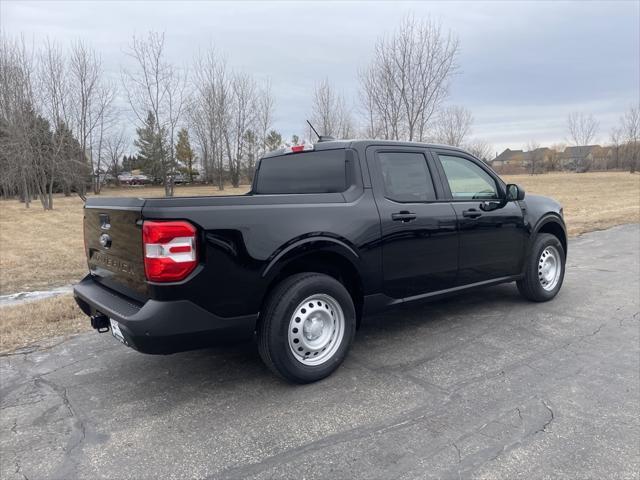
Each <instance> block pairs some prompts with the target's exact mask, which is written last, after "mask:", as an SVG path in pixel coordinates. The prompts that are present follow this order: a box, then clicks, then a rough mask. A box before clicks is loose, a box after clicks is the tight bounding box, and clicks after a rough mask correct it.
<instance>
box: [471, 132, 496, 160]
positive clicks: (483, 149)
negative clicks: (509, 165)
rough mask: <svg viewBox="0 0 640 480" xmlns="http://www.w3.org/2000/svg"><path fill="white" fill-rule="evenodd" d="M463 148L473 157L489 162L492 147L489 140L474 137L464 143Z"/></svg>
mask: <svg viewBox="0 0 640 480" xmlns="http://www.w3.org/2000/svg"><path fill="white" fill-rule="evenodd" d="M465 149H466V150H467V151H468V152H469V153H471V154H472V155H473V156H474V157H476V158H479V159H480V160H482V161H483V162H485V163H489V160H490V159H491V157H492V152H493V147H492V146H491V144H490V143H489V142H487V141H486V140H483V139H481V138H476V139H475V140H472V141H470V142H469V143H467V144H466V145H465Z"/></svg>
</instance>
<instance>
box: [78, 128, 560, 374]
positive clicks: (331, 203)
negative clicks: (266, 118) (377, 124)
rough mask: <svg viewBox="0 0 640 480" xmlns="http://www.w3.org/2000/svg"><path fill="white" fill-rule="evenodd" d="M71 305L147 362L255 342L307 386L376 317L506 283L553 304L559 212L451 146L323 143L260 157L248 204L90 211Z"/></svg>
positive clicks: (131, 204) (238, 200)
mask: <svg viewBox="0 0 640 480" xmlns="http://www.w3.org/2000/svg"><path fill="white" fill-rule="evenodd" d="M84 241H85V250H86V255H87V260H88V266H89V274H88V275H87V276H86V277H85V278H84V279H83V280H82V281H81V282H80V283H79V284H77V285H76V286H75V290H74V294H75V298H76V301H77V302H78V304H79V305H80V307H81V308H82V310H83V311H84V312H85V313H86V314H87V315H88V316H89V317H90V319H91V324H92V326H93V327H94V328H96V329H98V330H99V331H109V330H111V332H112V334H113V336H115V337H116V338H117V339H118V340H120V341H121V342H123V343H124V344H125V345H127V346H129V347H132V348H134V349H136V350H139V351H140V352H146V353H173V352H179V351H184V350H188V349H193V348H199V347H203V346H207V345H211V344H212V343H218V342H220V341H225V342H226V341H230V340H236V339H243V338H251V337H252V336H254V335H255V336H256V339H257V345H258V350H259V352H260V356H261V357H262V359H263V360H264V362H265V363H266V365H267V366H268V367H269V368H270V369H271V370H272V371H273V372H275V373H276V374H278V375H280V376H282V377H283V378H285V379H287V380H289V381H292V382H298V383H305V382H312V381H316V380H319V379H321V378H323V377H326V376H327V375H329V374H330V373H331V372H333V371H334V370H335V369H336V368H337V367H338V366H339V365H340V364H341V362H342V361H343V360H344V358H345V356H346V355H347V352H348V350H349V347H350V346H351V343H352V341H353V339H354V335H355V332H356V329H357V327H358V325H359V323H360V321H361V319H362V318H363V317H364V316H365V315H368V314H370V313H372V312H377V311H381V310H383V309H387V308H391V307H396V306H400V305H407V304H411V303H414V302H420V301H425V300H431V299H435V298H438V297H441V296H443V295H449V294H453V293H460V292H466V291H468V290H469V289H473V288H478V287H486V286H490V285H495V284H499V283H505V282H516V283H517V286H518V289H519V291H520V293H521V294H522V295H523V296H524V297H525V298H527V299H529V300H532V301H536V302H543V301H547V300H550V299H552V298H554V297H555V296H556V294H557V293H558V291H559V290H560V287H561V286H562V281H563V277H564V271H565V262H566V255H567V235H566V229H565V224H564V221H563V212H562V208H561V206H560V205H559V204H558V203H557V202H555V201H554V200H552V199H549V198H545V197H540V196H534V195H527V196H526V197H525V192H524V190H523V189H522V188H520V187H519V186H517V185H514V184H509V185H508V184H505V182H503V181H502V180H501V179H500V177H499V176H498V175H497V174H496V173H495V172H494V171H493V170H492V169H491V168H490V167H489V166H487V165H486V164H485V163H484V162H482V161H480V160H478V159H477V158H474V157H473V156H472V155H470V154H469V153H467V152H465V151H463V150H460V149H457V148H452V147H446V146H440V145H428V144H420V143H404V142H390V141H373V140H361V141H323V142H318V143H316V144H315V145H298V146H293V147H288V148H284V149H280V150H278V151H275V152H272V153H269V154H267V155H266V156H265V157H264V158H262V159H261V160H260V162H259V164H258V167H257V170H256V173H255V178H254V180H253V184H252V187H251V190H250V191H249V192H248V193H247V194H246V195H238V196H209V197H173V198H148V199H143V198H100V197H90V198H89V199H87V202H86V205H85V209H84Z"/></svg>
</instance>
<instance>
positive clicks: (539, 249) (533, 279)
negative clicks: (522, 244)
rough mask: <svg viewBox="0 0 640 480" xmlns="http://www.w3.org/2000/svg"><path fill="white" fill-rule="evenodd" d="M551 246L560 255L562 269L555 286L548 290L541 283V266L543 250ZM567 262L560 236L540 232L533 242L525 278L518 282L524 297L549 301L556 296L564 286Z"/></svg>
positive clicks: (534, 300)
mask: <svg viewBox="0 0 640 480" xmlns="http://www.w3.org/2000/svg"><path fill="white" fill-rule="evenodd" d="M550 247H551V248H552V249H555V251H556V252H557V253H558V255H559V256H560V263H559V265H560V268H561V270H560V273H559V278H558V280H557V283H556V285H555V287H553V288H552V289H549V290H548V289H545V288H544V287H543V284H542V283H541V280H540V278H539V268H540V262H541V257H542V254H543V252H545V250H547V249H549V248H550ZM565 262H566V259H565V253H564V248H562V243H560V240H558V237H556V236H554V235H551V234H549V233H540V234H538V235H537V236H536V238H535V240H534V242H533V247H532V248H531V252H530V254H529V258H528V259H527V268H526V271H525V274H524V278H522V279H521V280H518V281H517V282H516V284H517V285H518V290H519V291H520V294H521V295H522V296H523V297H524V298H526V299H528V300H531V301H533V302H547V301H549V300H551V299H552V298H554V297H555V296H556V295H557V294H558V292H559V291H560V288H561V287H562V282H563V280H564V272H565Z"/></svg>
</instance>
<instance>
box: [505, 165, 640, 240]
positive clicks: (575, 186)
mask: <svg viewBox="0 0 640 480" xmlns="http://www.w3.org/2000/svg"><path fill="white" fill-rule="evenodd" d="M503 178H504V180H505V181H507V182H509V183H517V184H519V185H522V186H523V187H524V189H525V190H526V191H527V192H528V193H535V194H539V195H546V196H549V197H552V198H555V199H556V200H558V201H559V202H560V203H561V204H562V206H563V207H564V216H565V222H566V224H567V228H568V230H569V235H571V236H575V235H580V234H582V233H585V232H591V231H594V230H603V229H605V228H609V227H613V226H614V225H621V224H623V223H637V222H640V175H638V174H631V173H628V172H592V173H579V174H578V173H547V174H544V175H505V176H504V177H503Z"/></svg>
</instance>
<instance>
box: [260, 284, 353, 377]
mask: <svg viewBox="0 0 640 480" xmlns="http://www.w3.org/2000/svg"><path fill="white" fill-rule="evenodd" d="M355 327H356V315H355V308H354V306H353V300H352V299H351V296H350V295H349V292H348V291H347V289H346V288H345V287H344V286H343V285H342V284H341V283H340V282H338V281H337V280H336V279H334V278H332V277H330V276H328V275H323V274H319V273H300V274H296V275H292V276H291V277H289V278H287V279H285V280H283V281H282V282H281V283H280V284H279V285H277V286H276V288H275V289H274V290H273V292H272V293H271V295H270V296H269V299H268V300H267V302H266V306H265V309H264V311H263V313H262V314H261V319H260V324H259V326H258V332H257V334H258V350H259V353H260V356H261V357H262V360H263V361H264V363H265V364H266V365H267V366H268V367H269V368H270V369H271V370H272V371H273V372H274V373H276V374H277V375H279V376H281V377H283V378H284V379H286V380H288V381H291V382H295V383H310V382H315V381H317V380H320V379H322V378H324V377H326V376H328V375H330V374H331V373H332V372H333V371H334V370H335V369H336V368H338V366H340V364H341V363H342V361H343V360H344V358H345V357H346V355H347V351H348V350H349V347H350V346H351V343H352V341H353V337H354V335H355Z"/></svg>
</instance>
